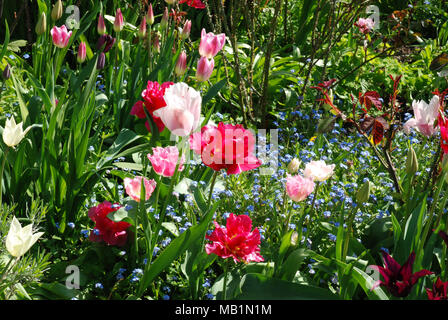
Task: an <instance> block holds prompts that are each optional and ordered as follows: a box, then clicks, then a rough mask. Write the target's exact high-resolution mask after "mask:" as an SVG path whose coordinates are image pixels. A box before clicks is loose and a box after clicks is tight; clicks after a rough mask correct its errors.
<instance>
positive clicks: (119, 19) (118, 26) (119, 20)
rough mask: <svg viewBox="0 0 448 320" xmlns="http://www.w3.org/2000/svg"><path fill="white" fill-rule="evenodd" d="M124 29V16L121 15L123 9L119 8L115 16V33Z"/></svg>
mask: <svg viewBox="0 0 448 320" xmlns="http://www.w3.org/2000/svg"><path fill="white" fill-rule="evenodd" d="M123 27H124V19H123V14H122V13H121V9H120V8H118V9H117V12H116V14H115V20H114V31H115V32H120V31H121V30H123Z"/></svg>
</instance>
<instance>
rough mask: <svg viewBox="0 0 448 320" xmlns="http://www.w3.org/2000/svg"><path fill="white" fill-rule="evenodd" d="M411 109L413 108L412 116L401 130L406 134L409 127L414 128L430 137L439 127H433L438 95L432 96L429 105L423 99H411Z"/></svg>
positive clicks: (437, 113) (437, 106) (436, 113)
mask: <svg viewBox="0 0 448 320" xmlns="http://www.w3.org/2000/svg"><path fill="white" fill-rule="evenodd" d="M412 109H413V110H414V117H413V118H412V119H409V120H408V121H406V123H405V124H404V126H403V131H404V132H405V133H406V134H409V133H410V129H411V128H415V129H416V130H417V131H418V132H420V133H421V134H423V135H424V136H425V137H428V138H429V137H431V136H432V135H433V134H434V133H436V131H437V130H438V129H439V128H438V127H437V126H436V127H434V123H435V122H436V120H437V117H438V116H439V96H433V98H432V99H431V101H430V102H429V105H428V104H427V103H426V102H425V101H415V100H414V101H413V102H412Z"/></svg>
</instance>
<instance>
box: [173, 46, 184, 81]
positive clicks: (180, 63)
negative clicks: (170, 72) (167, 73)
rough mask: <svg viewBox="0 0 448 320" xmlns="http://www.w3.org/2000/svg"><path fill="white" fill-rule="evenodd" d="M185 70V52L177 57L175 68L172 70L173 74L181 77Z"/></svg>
mask: <svg viewBox="0 0 448 320" xmlns="http://www.w3.org/2000/svg"><path fill="white" fill-rule="evenodd" d="M186 70H187V54H186V53H185V51H182V52H181V53H180V55H179V58H178V59H177V62H176V67H175V68H174V72H175V73H176V75H177V76H181V75H183V74H184V73H185V71H186Z"/></svg>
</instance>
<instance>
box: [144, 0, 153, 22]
mask: <svg viewBox="0 0 448 320" xmlns="http://www.w3.org/2000/svg"><path fill="white" fill-rule="evenodd" d="M146 20H147V21H148V23H149V25H153V23H154V12H153V11H152V4H151V3H150V4H149V8H148V12H147V13H146Z"/></svg>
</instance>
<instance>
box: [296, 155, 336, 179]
mask: <svg viewBox="0 0 448 320" xmlns="http://www.w3.org/2000/svg"><path fill="white" fill-rule="evenodd" d="M334 167H335V165H334V164H331V165H326V164H325V161H322V160H319V161H311V162H309V163H308V164H307V165H306V166H305V171H304V172H303V175H304V176H305V178H310V179H313V181H319V182H322V181H325V180H327V179H328V178H330V177H331V176H332V175H333V171H334Z"/></svg>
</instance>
